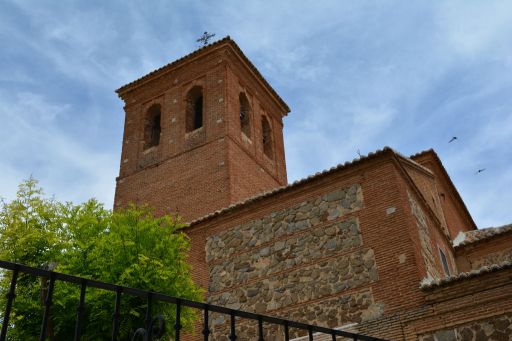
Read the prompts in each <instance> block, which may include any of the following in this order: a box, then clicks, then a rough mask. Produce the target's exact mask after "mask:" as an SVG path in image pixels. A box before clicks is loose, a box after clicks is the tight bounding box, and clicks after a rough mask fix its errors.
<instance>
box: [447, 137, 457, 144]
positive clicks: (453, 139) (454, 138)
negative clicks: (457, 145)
mask: <svg viewBox="0 0 512 341" xmlns="http://www.w3.org/2000/svg"><path fill="white" fill-rule="evenodd" d="M456 139H457V136H454V137H452V139H451V140H450V141H448V143H452V142H453V141H455V140H456Z"/></svg>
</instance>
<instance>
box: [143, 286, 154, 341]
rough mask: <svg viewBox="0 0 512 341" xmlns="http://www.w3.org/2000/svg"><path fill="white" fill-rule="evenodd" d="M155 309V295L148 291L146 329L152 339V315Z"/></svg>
mask: <svg viewBox="0 0 512 341" xmlns="http://www.w3.org/2000/svg"><path fill="white" fill-rule="evenodd" d="M152 310H153V295H152V294H151V293H150V292H148V295H147V306H146V319H145V320H144V323H145V325H146V327H145V328H146V331H147V332H148V337H149V339H151V315H152Z"/></svg>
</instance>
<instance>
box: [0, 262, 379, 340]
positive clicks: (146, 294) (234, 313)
mask: <svg viewBox="0 0 512 341" xmlns="http://www.w3.org/2000/svg"><path fill="white" fill-rule="evenodd" d="M0 269H5V270H11V281H10V289H9V292H8V294H7V299H6V305H5V308H4V313H3V321H1V322H2V329H1V332H0V341H5V340H6V339H7V332H8V329H9V326H11V327H14V328H15V324H11V325H9V317H10V315H11V310H12V306H13V303H14V300H15V297H16V284H17V281H18V276H19V274H20V273H26V274H30V275H33V276H37V277H45V278H48V279H49V285H48V289H47V292H46V299H45V300H44V309H43V317H42V322H41V329H40V337H39V340H40V341H44V340H45V339H46V331H47V326H48V321H49V319H50V314H51V306H52V297H53V294H54V291H55V282H56V281H63V282H68V283H73V284H76V285H77V286H79V287H80V297H77V298H78V306H77V317H76V322H75V332H74V340H80V337H81V335H82V332H83V330H84V329H85V328H87V321H85V318H84V314H83V312H84V307H85V301H86V290H87V288H97V289H101V290H108V291H111V292H113V293H115V301H114V302H112V306H113V315H112V316H113V318H112V336H111V339H112V340H117V339H118V333H119V325H120V319H121V311H120V309H121V308H120V307H121V304H120V302H121V298H122V296H123V295H132V296H138V297H142V298H145V299H146V300H147V308H146V317H145V322H144V324H145V325H144V327H141V328H138V329H137V330H135V331H134V332H133V337H132V340H139V339H142V340H151V339H155V338H158V337H159V336H160V335H161V333H162V332H163V329H164V326H165V321H164V319H163V318H162V317H161V316H156V317H154V318H153V312H152V305H153V303H154V302H155V301H162V302H167V303H169V304H173V305H175V307H176V318H175V324H174V326H173V328H174V331H175V337H174V339H175V340H176V341H179V340H180V331H181V329H182V326H181V324H180V313H181V309H182V307H190V308H194V309H198V310H200V311H201V312H202V318H203V328H202V334H203V340H204V341H208V340H213V338H212V336H211V330H210V325H209V316H210V313H219V314H225V315H227V316H228V320H229V327H228V330H229V335H227V336H228V338H229V340H231V341H235V340H236V339H237V325H236V323H237V318H238V319H247V320H252V321H255V322H256V323H257V335H258V341H264V340H265V333H264V327H266V326H268V324H270V325H274V326H276V325H277V326H279V327H280V328H281V329H282V332H283V335H282V337H283V339H284V340H285V341H288V340H290V332H289V329H290V328H296V329H299V330H302V331H305V332H306V335H308V336H309V340H310V341H312V340H313V337H314V336H313V334H314V333H315V336H316V335H318V334H319V333H320V334H324V335H327V336H329V337H330V338H331V340H333V341H336V340H341V339H342V338H343V340H345V339H347V338H348V339H351V340H366V341H371V340H372V341H385V340H383V339H379V338H375V337H371V336H365V335H360V334H357V333H351V332H347V331H342V330H336V329H330V328H325V327H320V326H315V325H311V324H307V323H301V322H296V321H291V320H287V319H282V318H277V317H272V316H267V315H261V314H255V313H251V312H247V311H241V310H235V309H230V308H226V307H221V306H216V305H212V304H208V303H203V302H196V301H191V300H187V299H182V298H178V297H173V296H168V295H164V294H160V293H156V292H150V291H144V290H140V289H134V288H129V287H124V286H119V285H115V284H111V283H105V282H100V281H96V280H91V279H86V278H82V277H77V276H71V275H67V274H63V273H59V272H55V271H48V270H44V269H39V268H35V267H30V266H26V265H22V264H17V263H13V262H7V261H2V260H0ZM0 308H1V307H0ZM159 333H160V335H159Z"/></svg>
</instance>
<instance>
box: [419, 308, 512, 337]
mask: <svg viewBox="0 0 512 341" xmlns="http://www.w3.org/2000/svg"><path fill="white" fill-rule="evenodd" d="M511 339H512V313H507V314H503V315H497V316H493V317H491V318H487V319H484V320H480V321H474V322H470V323H466V324H461V325H458V326H455V327H453V328H445V329H441V330H437V331H435V332H430V333H427V334H424V335H422V336H420V337H419V339H418V340H419V341H509V340H511Z"/></svg>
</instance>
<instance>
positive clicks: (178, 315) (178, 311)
mask: <svg viewBox="0 0 512 341" xmlns="http://www.w3.org/2000/svg"><path fill="white" fill-rule="evenodd" d="M174 330H175V331H176V334H175V338H174V339H175V340H176V341H180V330H181V300H180V299H179V298H178V299H177V300H176V324H175V325H174Z"/></svg>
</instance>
